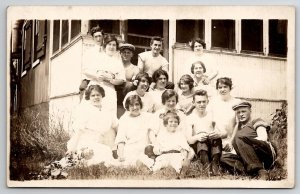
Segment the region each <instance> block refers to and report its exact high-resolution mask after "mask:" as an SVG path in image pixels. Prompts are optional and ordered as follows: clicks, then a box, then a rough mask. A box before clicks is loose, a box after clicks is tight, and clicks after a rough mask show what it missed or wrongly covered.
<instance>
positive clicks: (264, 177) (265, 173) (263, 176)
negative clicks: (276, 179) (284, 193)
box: [257, 169, 269, 181]
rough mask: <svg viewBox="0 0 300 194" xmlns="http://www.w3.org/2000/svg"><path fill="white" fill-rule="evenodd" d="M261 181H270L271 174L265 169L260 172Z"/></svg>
mask: <svg viewBox="0 0 300 194" xmlns="http://www.w3.org/2000/svg"><path fill="white" fill-rule="evenodd" d="M257 178H258V179H259V180H265V181H267V180H269V173H268V171H266V170H265V169H261V170H259V171H258V177H257Z"/></svg>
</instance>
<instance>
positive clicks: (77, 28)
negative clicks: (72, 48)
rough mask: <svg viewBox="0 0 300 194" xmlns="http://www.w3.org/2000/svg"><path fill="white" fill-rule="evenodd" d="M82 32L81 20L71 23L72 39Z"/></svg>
mask: <svg viewBox="0 0 300 194" xmlns="http://www.w3.org/2000/svg"><path fill="white" fill-rule="evenodd" d="M80 31H81V20H72V21H71V39H72V38H74V37H75V36H77V35H78V34H79V33H80Z"/></svg>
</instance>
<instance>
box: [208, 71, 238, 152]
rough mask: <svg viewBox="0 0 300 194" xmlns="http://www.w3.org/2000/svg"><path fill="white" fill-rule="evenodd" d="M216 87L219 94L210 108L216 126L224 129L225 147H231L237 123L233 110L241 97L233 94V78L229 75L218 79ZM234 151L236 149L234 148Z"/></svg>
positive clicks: (223, 142) (212, 101)
mask: <svg viewBox="0 0 300 194" xmlns="http://www.w3.org/2000/svg"><path fill="white" fill-rule="evenodd" d="M216 89H217V92H218V95H216V96H215V97H214V98H212V100H211V103H210V105H209V108H210V109H211V111H212V113H213V119H214V121H215V122H216V128H218V129H219V130H220V131H222V133H223V134H225V135H223V136H225V138H224V137H223V139H222V144H223V147H228V146H229V147H230V149H231V150H232V146H231V140H232V138H233V136H234V134H233V133H234V132H233V131H234V127H235V125H236V119H235V112H234V110H232V107H233V105H236V104H238V103H239V102H241V100H240V99H237V98H234V97H233V96H231V90H232V80H231V79H230V78H228V77H222V78H219V79H218V80H217V83H216ZM232 151H234V150H232Z"/></svg>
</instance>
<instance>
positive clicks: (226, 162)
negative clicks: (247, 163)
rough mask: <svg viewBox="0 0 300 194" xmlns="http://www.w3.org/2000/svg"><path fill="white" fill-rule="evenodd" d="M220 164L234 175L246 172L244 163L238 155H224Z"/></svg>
mask: <svg viewBox="0 0 300 194" xmlns="http://www.w3.org/2000/svg"><path fill="white" fill-rule="evenodd" d="M220 163H221V166H222V168H224V169H226V170H228V171H229V172H230V173H232V174H236V173H238V174H243V173H244V172H245V167H244V164H243V161H242V159H241V158H240V157H239V156H238V155H236V154H232V153H222V156H221V160H220Z"/></svg>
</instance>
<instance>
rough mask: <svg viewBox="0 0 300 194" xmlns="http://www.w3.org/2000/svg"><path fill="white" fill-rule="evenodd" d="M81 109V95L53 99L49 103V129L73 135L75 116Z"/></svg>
mask: <svg viewBox="0 0 300 194" xmlns="http://www.w3.org/2000/svg"><path fill="white" fill-rule="evenodd" d="M78 107H79V95H69V96H65V97H59V98H53V99H51V100H50V102H49V128H50V129H55V128H56V129H57V128H58V129H60V128H63V129H64V130H65V131H67V132H69V133H72V130H73V129H72V124H73V120H74V114H76V110H77V108H78Z"/></svg>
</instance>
